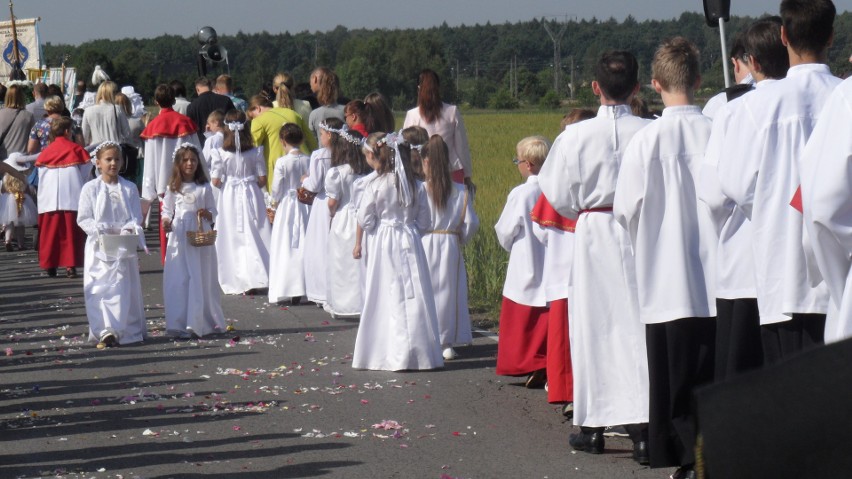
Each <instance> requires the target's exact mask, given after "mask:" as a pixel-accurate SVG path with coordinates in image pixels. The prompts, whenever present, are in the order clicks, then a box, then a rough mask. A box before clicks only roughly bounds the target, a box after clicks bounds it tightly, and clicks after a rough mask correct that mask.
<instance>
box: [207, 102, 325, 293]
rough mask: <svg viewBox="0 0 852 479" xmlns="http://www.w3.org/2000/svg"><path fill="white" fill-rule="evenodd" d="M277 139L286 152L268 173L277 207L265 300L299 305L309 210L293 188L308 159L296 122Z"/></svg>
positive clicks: (303, 273)
mask: <svg viewBox="0 0 852 479" xmlns="http://www.w3.org/2000/svg"><path fill="white" fill-rule="evenodd" d="M211 115H212V113H211ZM279 138H280V139H281V143H282V144H283V145H284V151H285V152H286V154H285V155H284V156H282V157H281V158H278V160H277V161H276V162H275V170H274V171H273V173H272V198H273V201H274V202H275V204H276V205H277V206H276V208H275V221H274V223H272V240H271V241H272V242H271V246H270V248H269V272H270V274H269V302H270V303H279V302H281V301H286V300H290V302H291V303H292V304H299V302H300V301H301V299H302V296H304V295H305V270H304V263H303V261H304V256H305V228H306V227H307V225H308V215H309V214H310V211H311V210H310V206H308V205H306V204H304V203H300V202H299V200H298V199H297V198H296V189H297V188H298V187H299V185H300V184H301V182H302V177H303V176H305V175H306V174H308V164H309V162H310V160H311V159H310V157H308V155H305V154H304V153H302V152H301V151H300V150H299V147H300V146H301V145H302V142H303V141H304V140H305V132H304V131H302V129H301V128H300V127H299V125H297V124H295V123H286V124H285V125H284V126H282V127H281V131H280V133H279Z"/></svg>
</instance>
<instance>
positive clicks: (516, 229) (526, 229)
mask: <svg viewBox="0 0 852 479" xmlns="http://www.w3.org/2000/svg"><path fill="white" fill-rule="evenodd" d="M539 195H541V188H540V187H539V184H538V177H537V176H535V175H533V176H530V177H527V180H526V181H525V182H524V183H523V184H522V185H519V186H516V187H515V188H513V189H512V191H510V192H509V196H508V197H507V198H506V206H504V207H503V212H502V213H500V219H498V220H497V224H495V225H494V232H495V233H496V234H497V242H499V243H500V246H502V247H503V249H504V250H506V251H508V252H509V265H508V266H507V268H506V281H505V282H504V283H503V296H505V297H506V298H509V299H510V300H512V301H514V302H516V303H518V304H523V305H525V306H538V307H542V306H546V305H547V297H546V295H545V291H544V284H543V283H542V281H543V279H544V269H543V267H542V265H543V264H544V245H543V244H542V243H541V241H539V240H538V238H536V236H535V235H534V234H533V232H532V228H533V226H532V225H533V223H532V220H531V219H530V211H532V209H533V207H534V206H535V202H536V201H538V197H539Z"/></svg>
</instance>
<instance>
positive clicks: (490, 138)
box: [464, 112, 564, 320]
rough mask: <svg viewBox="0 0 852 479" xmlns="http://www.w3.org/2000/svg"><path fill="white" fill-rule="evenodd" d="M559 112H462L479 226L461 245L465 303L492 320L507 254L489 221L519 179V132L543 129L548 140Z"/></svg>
mask: <svg viewBox="0 0 852 479" xmlns="http://www.w3.org/2000/svg"><path fill="white" fill-rule="evenodd" d="M563 114H564V113H563V112H552V113H548V112H505V113H501V112H482V113H479V112H465V113H464V122H465V127H466V128H467V135H468V139H469V141H470V150H471V156H472V157H473V181H474V182H475V183H476V186H477V191H476V200H475V203H474V207H475V209H476V213H477V215H479V221H480V227H479V232H478V233H476V235H475V236H474V237H473V239H472V240H471V241H470V242H469V243H468V244H467V246H466V247H465V252H464V255H465V262H466V265H467V274H468V283H469V285H470V307H471V309H472V310H473V311H475V312H478V313H484V314H485V315H487V316H488V317H489V318H490V319H493V320H496V319H497V316H498V312H499V308H500V298H501V293H502V291H503V282H504V281H505V279H506V264H507V261H508V259H509V255H508V253H506V252H505V251H504V250H503V249H502V248H501V247H500V245H499V244H498V243H497V237H496V236H495V234H494V224H495V223H496V222H497V219H498V218H499V217H500V213H501V212H502V211H503V206H504V205H505V204H506V196H507V195H508V194H509V191H511V190H512V188H514V187H515V186H517V185H519V184H520V183H521V182H522V179H521V176H520V174H518V169H517V167H516V166H515V165H513V164H512V161H511V160H512V158H513V157H514V156H515V145H516V144H517V143H518V141H519V140H520V139H521V138H524V137H526V136H531V135H543V136H544V137H546V138H548V140H550V141H553V139H554V138H555V137H556V135H557V134H558V133H559V122H560V121H561V119H562V115H563Z"/></svg>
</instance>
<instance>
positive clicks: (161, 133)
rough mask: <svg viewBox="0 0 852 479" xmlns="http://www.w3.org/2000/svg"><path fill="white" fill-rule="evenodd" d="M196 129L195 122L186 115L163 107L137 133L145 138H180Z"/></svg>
mask: <svg viewBox="0 0 852 479" xmlns="http://www.w3.org/2000/svg"><path fill="white" fill-rule="evenodd" d="M196 131H198V128H196V126H195V123H193V122H192V120H191V119H190V118H189V117H188V116H186V115H181V114H180V113H178V112H176V111H174V110H172V109H171V108H163V109H161V110H160V114H159V115H157V116H156V117H155V118H154V119H153V120H151V121H150V122H149V123H148V126H146V127H145V129H144V130H142V133H141V134H140V135H139V136H140V137H142V138H143V139H145V140H150V139H152V138H162V137H165V138H180V137H182V136H187V135H190V134H193V133H195V132H196Z"/></svg>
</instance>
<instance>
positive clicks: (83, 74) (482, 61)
mask: <svg viewBox="0 0 852 479" xmlns="http://www.w3.org/2000/svg"><path fill="white" fill-rule="evenodd" d="M751 20H752V19H751V18H747V17H738V18H737V17H735V18H732V19H731V21H730V22H729V24H728V27H727V28H728V32H729V34H730V35H729V36H732V35H733V34H734V33H736V32H737V31H739V30H740V29H741V28H743V26H745V25H747V24H748V23H749V22H750V21H751ZM545 22H546V23H547V25H545ZM545 26H547V27H549V29H550V30H551V32H554V33H558V32H559V31H560V30H561V29H563V28H564V34H563V35H562V36H561V38H560V41H559V46H560V50H561V56H560V58H561V61H560V65H561V68H560V69H559V71H558V73H559V77H560V80H559V89H558V91H554V65H553V64H554V44H553V42H552V40H551V37H550V36H549V34H548V32H547V29H546V28H545ZM214 27H215V25H214ZM835 32H836V33H835V39H834V46H833V47H832V49H831V51H830V62H831V64H832V67H833V69H834V71H835V72H836V73H838V74H843V73H845V72H846V71H848V70H849V66H850V65H849V63H848V60H847V59H848V55H849V53H850V48H849V46H850V43H852V38H850V35H852V14H850V13H848V12H844V13H843V14H841V15H839V16H838V18H837V21H836V23H835ZM675 35H683V36H686V37H687V38H689V39H690V40H692V41H693V42H695V43H696V45H697V46H698V47H699V49H700V50H701V52H702V59H701V66H702V71H703V78H704V86H705V92H707V93H709V92H712V91H715V90H718V89H720V88H721V87H722V86H723V79H722V66H721V65H722V64H721V62H722V59H721V58H720V57H721V53H720V48H719V36H718V35H719V33H718V29H713V28H709V27H708V26H707V25H706V23H705V21H704V17H703V16H702V15H700V14H697V13H684V14H682V15H681V16H680V17H679V18H676V19H671V20H648V21H643V22H638V21H636V20H635V19H633V18H632V17H628V18H627V19H625V20H624V21H622V22H618V21H616V20H614V19H609V20H606V21H601V20H597V19H592V20H581V21H568V22H563V21H556V20H545V19H541V20H539V19H534V20H530V21H525V22H517V23H505V24H500V25H492V24H490V23H489V24H485V25H474V26H464V25H463V26H459V27H450V26H448V25H447V24H446V23H445V24H443V25H441V26H438V27H434V28H429V29H419V30H416V29H405V30H401V29H397V30H388V29H376V30H365V29H357V30H349V29H347V28H344V27H341V26H339V27H337V28H335V29H334V30H332V31H328V32H308V31H304V32H301V33H296V34H292V33H289V32H283V33H268V32H262V33H256V34H244V33H238V34H236V35H233V36H221V37H220V39H219V43H220V44H221V45H223V46H225V47H226V48H227V49H228V52H229V61H230V71H231V73H232V76H233V77H234V79H235V81H236V82H237V86H238V88H239V89H240V90H241V91H242V92H244V94H245V95H246V96H250V95H251V94H253V93H255V92H258V91H259V90H260V87H261V85H262V84H263V83H264V82H268V81H270V80H271V79H272V77H273V76H274V74H275V73H276V72H278V71H288V72H290V73H291V74H293V75H294V76H295V78H296V79H297V81H307V79H308V77H309V75H310V71H311V70H312V69H313V68H314V67H315V66H317V65H324V66H329V67H331V68H333V69H334V70H335V71H336V72H337V73H338V74H339V76H340V79H341V90H342V94H343V95H346V96H348V97H352V98H358V97H363V96H364V95H366V94H367V93H369V92H372V91H380V92H382V93H384V94H385V95H386V96H387V97H388V98H390V99H391V100H392V102H393V105H394V108H395V109H404V108H408V107H411V106H412V105H414V104H415V102H416V99H415V95H416V91H417V75H418V73H419V71H420V70H421V69H422V68H432V69H434V70H436V71H437V72H439V74H440V76H441V78H442V90H443V93H444V95H445V98H446V99H448V100H449V101H453V102H458V103H465V104H469V105H471V106H474V107H488V106H491V107H495V108H513V107H517V106H519V105H549V106H554V105H557V106H558V104H559V102H560V101H561V100H562V99H564V98H567V97H569V96H571V94H572V93H573V94H574V96H575V97H577V98H578V100H580V101H581V102H584V101H587V100H589V99H590V95H591V92H590V89H589V88H588V83H589V81H590V80H591V76H592V69H593V65H594V63H595V60H596V59H597V58H598V57H599V55H600V54H601V52H603V51H605V50H607V49H627V50H630V51H632V52H633V53H634V54H635V55H636V57H637V58H638V59H639V62H640V65H641V75H642V81H643V82H645V83H647V82H648V81H649V77H650V63H651V59H652V57H653V53H654V50H655V48H656V46H657V45H658V44H659V43H660V41H661V40H663V39H665V38H667V37H671V36H675ZM43 51H44V55H45V58H46V60H47V62H48V64H50V65H51V66H56V65H58V64H59V62H60V59H61V58H62V56H63V55H65V54H68V55H70V61H69V64H70V65H72V66H74V67H76V68H77V70H78V77H79V78H89V77H90V76H91V72H92V70H93V69H94V66H95V65H101V66H102V68H104V70H105V71H107V72H108V73H109V74H110V75H111V76H112V78H113V79H114V80H116V81H117V82H118V83H119V84H121V85H128V84H129V85H134V86H135V87H136V89H137V91H139V92H140V93H142V94H143V96H145V97H146V98H147V97H150V95H151V94H152V92H153V90H154V87H155V86H156V85H157V84H158V83H161V82H168V81H170V80H173V79H180V80H182V81H184V82H185V83H186V84H187V85H188V86H190V85H192V82H193V81H194V79H195V77H196V76H197V75H198V73H197V58H198V51H199V44H198V42H197V41H196V39H195V38H194V37H189V38H184V37H179V36H175V35H164V36H160V37H156V38H151V39H141V40H140V39H124V40H117V41H115V40H95V41H91V42H86V43H83V44H81V45H77V46H72V45H64V44H50V43H48V44H46V45H44V47H43ZM224 70H225V67H224V64H216V65H215V66H213V67H212V68H211V69H210V71H209V74H211V75H212V74H218V73H220V72H223V71H224ZM572 78H573V82H572V81H571V80H572ZM572 86H573V87H574V88H573V91H572V89H571V87H572Z"/></svg>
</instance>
